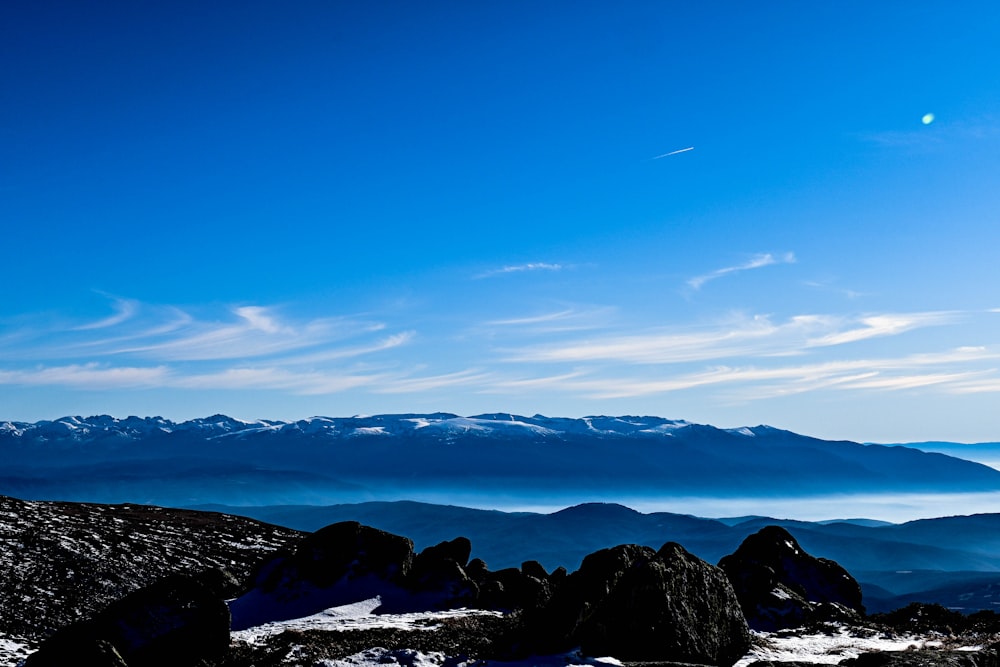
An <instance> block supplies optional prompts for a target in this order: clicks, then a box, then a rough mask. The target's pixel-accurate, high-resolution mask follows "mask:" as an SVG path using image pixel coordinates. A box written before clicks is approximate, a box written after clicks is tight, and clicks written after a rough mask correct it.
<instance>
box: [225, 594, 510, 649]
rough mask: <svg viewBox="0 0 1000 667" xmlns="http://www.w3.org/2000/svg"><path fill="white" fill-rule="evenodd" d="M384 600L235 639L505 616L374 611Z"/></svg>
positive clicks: (416, 627)
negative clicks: (464, 617)
mask: <svg viewBox="0 0 1000 667" xmlns="http://www.w3.org/2000/svg"><path fill="white" fill-rule="evenodd" d="M381 604H382V601H381V600H380V599H379V598H378V597H374V598H371V599H369V600H362V601H360V602H355V603H353V604H348V605H343V606H341V607H331V608H330V609H326V610H324V611H321V612H320V613H318V614H314V615H312V616H306V617H304V618H293V619H291V620H287V621H275V622H273V623H265V624H264V625H258V626H255V627H252V628H248V629H246V630H239V631H237V632H234V633H233V634H232V637H233V639H234V640H237V641H245V642H247V643H248V644H256V643H260V642H261V641H263V640H264V639H266V638H267V637H270V636H272V635H279V634H281V633H282V632H284V631H286V630H300V631H301V630H325V631H342V630H371V629H375V628H390V629H396V630H428V631H429V630H434V629H435V627H436V625H435V624H436V623H437V622H440V621H444V620H446V619H449V618H456V617H460V616H502V614H501V613H500V612H498V611H483V610H479V609H453V610H449V611H428V612H416V613H409V614H375V613H373V612H374V611H375V609H377V608H378V607H379V605H381Z"/></svg>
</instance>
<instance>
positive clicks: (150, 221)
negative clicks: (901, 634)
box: [0, 0, 1000, 442]
mask: <svg viewBox="0 0 1000 667" xmlns="http://www.w3.org/2000/svg"><path fill="white" fill-rule="evenodd" d="M998 25H1000V7H997V6H996V5H995V3H988V2H968V3H961V4H960V5H957V6H948V5H946V4H944V3H940V2H880V3H869V2H836V3H834V2H810V3H801V2H768V3H742V2H719V3H670V2H629V3H611V2H546V3H537V2H473V3H464V2H424V3H411V2H315V3H313V2H295V3H262V2H241V3H226V2H218V3H195V2H170V3H165V2H164V3H156V2H110V1H109V2H102V3H75V2H65V3H59V2H45V1H32V2H27V1H21V0H13V1H11V2H5V3H3V5H2V7H0V58H2V62H3V63H4V65H5V66H4V67H3V68H2V70H0V91H2V92H0V95H2V104H0V155H2V156H3V159H2V160H0V219H2V220H3V227H2V230H3V231H2V233H3V237H2V238H3V241H2V246H3V261H2V262H0V284H2V285H3V299H2V300H0V419H15V420H25V421H28V420H37V419H51V418H56V417H59V416H63V415H67V414H82V415H89V414H103V413H108V414H112V415H116V416H126V415H129V414H137V415H163V416H166V417H170V418H174V419H186V418H192V417H197V416H205V415H208V414H212V413H216V412H224V413H227V414H230V415H233V416H237V417H243V418H273V419H296V418H302V417H307V416H311V415H318V414H322V415H334V416H343V415H349V414H357V413H367V414H372V413H384V412H429V411H439V410H440V411H449V412H455V413H460V414H475V413H481V412H492V411H511V412H517V413H527V414H535V413H542V414H549V415H558V416H581V415H586V414H637V413H638V414H655V415H660V416H664V417H669V418H681V419H688V420H691V421H698V422H706V423H712V424H715V425H719V426H739V425H752V424H759V423H768V424H772V425H775V426H779V427H783V428H789V429H792V430H796V431H799V432H803V433H807V434H811V435H816V436H820V437H827V438H847V439H854V440H861V441H882V442H887V441H888V442H891V441H907V440H908V441H914V440H928V439H942V440H959V441H985V440H1000V410H997V409H996V406H997V404H998V401H1000V310H998V309H1000V281H998V280H997V268H996V267H997V258H998V256H1000V254H998V253H1000V251H998V248H1000V214H998V211H1000V40H997V39H996V38H995V37H996V28H997V26H998ZM927 114H933V119H931V118H930V117H925V116H926V115H927ZM926 121H930V122H926ZM684 149H690V150H684Z"/></svg>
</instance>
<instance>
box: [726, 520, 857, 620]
mask: <svg viewBox="0 0 1000 667" xmlns="http://www.w3.org/2000/svg"><path fill="white" fill-rule="evenodd" d="M719 567H721V568H722V569H723V570H724V571H725V573H726V576H727V577H728V578H729V580H730V581H731V582H732V584H733V588H734V589H735V590H736V596H737V598H739V601H740V607H741V608H742V609H743V614H744V615H745V616H746V619H747V623H749V625H750V627H751V628H753V629H754V630H763V631H773V630H780V629H782V628H797V627H802V626H804V625H809V624H814V623H820V622H824V621H843V622H847V623H858V622H860V620H861V619H862V618H863V616H864V607H863V606H862V604H861V586H860V585H859V584H858V582H857V581H855V579H854V577H852V576H851V575H850V574H849V573H848V572H847V570H845V569H844V568H842V567H841V566H840V565H838V564H837V563H835V562H834V561H832V560H827V559H825V558H816V557H815V556H811V555H809V554H808V553H806V552H805V550H803V549H802V547H801V546H799V543H798V542H796V541H795V538H794V537H792V536H791V534H790V533H789V532H788V531H787V530H785V529H784V528H781V527H779V526H767V527H766V528H763V529H761V530H760V531H758V532H757V533H754V534H753V535H750V536H749V537H747V538H746V539H745V540H744V541H743V543H742V544H741V545H740V547H739V548H738V549H737V550H736V551H735V552H734V553H732V554H730V555H729V556H725V557H724V558H723V559H722V560H720V561H719Z"/></svg>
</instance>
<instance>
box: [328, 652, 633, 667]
mask: <svg viewBox="0 0 1000 667" xmlns="http://www.w3.org/2000/svg"><path fill="white" fill-rule="evenodd" d="M316 665H317V667H386V666H387V665H388V666H390V667H391V666H393V665H399V666H400V667H442V666H444V665H447V667H471V665H475V666H476V667H574V666H579V667H621V665H622V663H621V662H620V661H619V660H616V659H615V658H586V657H583V656H581V655H580V654H579V653H565V654H559V655H546V656H531V657H529V658H525V659H524V660H517V661H511V662H500V661H495V660H477V661H475V662H468V661H459V660H456V659H454V658H449V657H447V656H445V655H444V654H443V653H438V652H431V653H422V652H420V651H413V650H409V649H401V650H394V651H390V650H388V649H384V648H371V649H368V650H367V651H362V652H361V653H356V654H354V655H351V656H348V657H346V658H344V659H343V660H322V661H320V662H318V663H316Z"/></svg>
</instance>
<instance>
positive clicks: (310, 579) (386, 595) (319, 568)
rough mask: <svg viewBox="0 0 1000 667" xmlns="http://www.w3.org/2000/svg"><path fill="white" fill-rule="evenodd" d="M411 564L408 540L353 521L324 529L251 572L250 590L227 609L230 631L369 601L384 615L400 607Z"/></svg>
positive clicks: (405, 594)
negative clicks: (380, 607) (376, 602)
mask: <svg viewBox="0 0 1000 667" xmlns="http://www.w3.org/2000/svg"><path fill="white" fill-rule="evenodd" d="M413 561H414V554H413V542H412V541H411V540H409V539H408V538H405V537H400V536H399V535H393V534H392V533H387V532H385V531H383V530H378V529H376V528H371V527H369V526H363V525H361V524H360V523H357V522H356V521H344V522H341V523H335V524H332V525H330V526H326V527H325V528H321V529H320V530H318V531H316V532H315V533H312V534H311V535H309V536H308V537H306V538H305V539H304V540H303V541H302V542H300V543H299V545H298V547H297V548H296V549H295V551H294V552H291V553H289V552H285V553H282V554H280V555H278V556H275V557H274V558H272V559H271V560H269V561H267V562H265V563H264V564H263V565H262V566H261V567H260V568H259V569H258V570H257V572H256V574H255V576H254V577H253V584H252V587H251V589H250V590H249V591H247V592H246V593H245V594H243V595H242V596H240V597H239V598H237V599H236V600H233V601H232V602H231V603H230V605H229V607H230V610H231V611H232V614H233V629H235V630H242V629H245V628H248V627H252V626H254V625H259V624H261V623H266V622H268V621H277V620H284V619H288V618H298V617H301V616H308V615H311V614H315V613H318V612H320V611H322V610H324V609H327V608H329V607H336V606H338V605H344V604H350V603H352V602H358V601H359V600H366V599H370V598H374V597H380V598H381V600H382V605H383V607H384V608H385V609H384V610H388V609H396V608H398V607H403V608H406V607H407V606H408V605H407V604H406V603H405V602H403V599H404V598H408V597H409V593H408V591H407V590H406V588H405V587H404V583H405V581H406V577H407V575H409V573H410V570H411V568H412V567H413Z"/></svg>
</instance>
